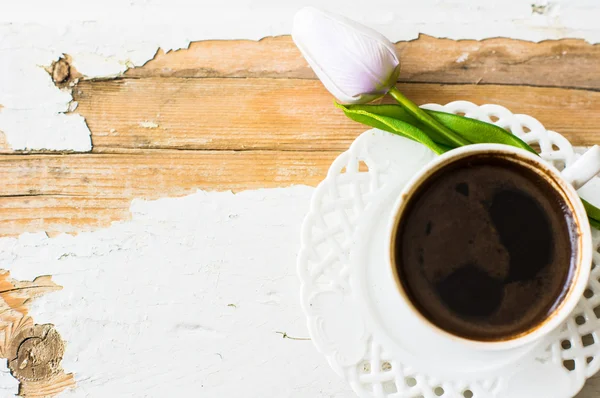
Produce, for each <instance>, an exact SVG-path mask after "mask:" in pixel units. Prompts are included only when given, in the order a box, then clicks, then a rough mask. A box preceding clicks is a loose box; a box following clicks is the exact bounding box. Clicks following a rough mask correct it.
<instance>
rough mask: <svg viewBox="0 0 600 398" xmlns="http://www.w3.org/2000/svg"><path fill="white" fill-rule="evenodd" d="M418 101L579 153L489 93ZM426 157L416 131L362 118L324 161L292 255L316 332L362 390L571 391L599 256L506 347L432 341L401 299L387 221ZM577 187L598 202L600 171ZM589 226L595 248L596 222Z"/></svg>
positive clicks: (590, 329)
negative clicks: (366, 126)
mask: <svg viewBox="0 0 600 398" xmlns="http://www.w3.org/2000/svg"><path fill="white" fill-rule="evenodd" d="M424 107H425V108H428V109H435V110H442V111H445V112H453V113H465V114H466V116H469V117H473V118H476V119H479V120H483V121H487V122H492V120H495V122H494V123H495V124H497V125H499V126H501V127H503V128H507V129H509V130H511V131H512V132H513V133H514V134H516V135H518V136H519V137H521V138H522V139H523V140H525V141H526V142H527V143H529V144H532V145H533V144H537V145H538V146H539V148H540V154H541V156H542V158H543V159H545V160H547V161H549V162H552V163H553V164H554V165H555V166H556V167H558V168H562V167H564V166H565V165H569V164H570V163H571V162H573V160H574V159H575V158H576V157H577V154H576V153H575V152H574V150H573V147H572V146H571V144H570V143H569V142H568V140H567V139H565V138H564V137H563V136H561V135H560V134H558V133H556V132H552V131H547V130H546V129H545V128H544V127H543V126H542V125H541V124H540V123H539V122H538V121H537V120H535V119H534V118H532V117H530V116H526V115H514V114H512V113H510V112H509V111H508V110H507V109H505V108H503V107H500V106H497V105H483V106H481V107H478V106H476V105H474V104H472V103H469V102H465V101H457V102H453V103H450V104H448V105H445V106H440V105H426V106H424ZM525 131H527V132H525ZM434 157H435V155H434V154H433V152H431V151H430V150H429V149H427V148H426V147H424V146H422V145H420V144H417V143H415V142H413V141H410V140H408V139H404V138H402V137H398V136H395V135H392V134H389V133H386V132H383V131H379V130H369V131H367V132H365V133H363V134H362V135H361V136H360V137H358V138H357V139H356V140H355V141H354V143H353V144H352V146H351V147H350V149H349V150H348V151H347V152H344V153H343V154H341V155H340V156H339V157H338V158H337V159H336V160H335V161H334V163H333V164H332V165H331V167H330V169H329V173H328V174H327V178H326V179H325V180H324V181H323V182H322V183H321V184H319V186H318V188H317V190H316V191H315V194H314V196H313V199H312V204H311V209H310V212H309V214H308V215H307V216H306V219H305V220H304V225H303V227H302V247H301V250H300V254H299V257H298V272H299V274H300V278H301V281H302V306H303V309H304V311H305V313H306V316H307V318H308V325H309V331H310V334H311V338H312V340H313V342H314V343H315V345H316V346H317V348H318V349H319V351H321V352H322V353H323V354H324V355H325V356H326V357H327V359H328V361H329V363H330V365H331V367H332V368H333V369H334V370H335V371H336V372H337V373H339V374H340V375H341V376H343V377H344V378H345V379H346V380H348V382H349V383H350V385H351V386H352V388H353V389H354V391H355V392H356V393H357V394H358V396H360V397H378V398H437V397H444V398H463V397H466V398H469V397H472V398H538V397H539V398H568V397H573V396H574V395H576V394H577V393H578V392H579V391H580V390H581V388H582V387H583V384H584V383H585V380H586V379H587V378H589V377H590V376H592V375H593V374H594V373H596V372H597V371H598V369H599V368H600V319H599V317H600V282H599V279H600V267H594V269H593V270H592V273H591V278H590V282H589V286H588V290H587V291H586V297H585V298H582V299H581V301H580V303H579V304H578V306H577V308H576V309H575V311H574V313H573V315H572V316H571V317H570V319H568V320H567V321H566V322H565V323H564V324H563V325H562V326H561V327H560V328H559V329H557V330H556V331H554V332H553V333H551V334H550V335H548V336H547V337H546V338H545V339H544V340H543V341H539V342H536V343H535V344H532V345H528V346H525V347H521V348H519V349H516V350H512V351H508V352H506V351H504V352H486V353H483V352H477V351H473V350H471V351H466V350H467V348H465V346H464V345H458V344H454V345H453V344H443V346H440V345H432V343H431V341H432V340H433V339H429V338H428V333H431V332H430V331H428V330H427V329H424V328H423V327H422V325H421V326H420V325H419V323H418V322H417V320H416V319H414V316H413V315H411V314H410V313H409V312H408V310H406V304H405V303H403V302H402V300H401V299H400V296H399V295H398V293H397V291H396V290H395V289H396V288H395V284H394V282H393V278H392V275H391V269H390V268H389V267H388V266H387V261H386V258H385V256H386V253H387V252H388V250H387V248H386V244H387V236H386V227H387V222H388V220H389V218H390V212H391V210H392V206H393V204H394V202H395V200H396V199H397V197H398V195H399V193H400V191H401V190H402V188H403V186H404V185H405V184H406V182H407V181H408V179H409V178H410V177H411V176H412V175H413V174H414V173H416V172H417V170H419V169H420V168H421V167H423V166H424V165H425V164H427V162H429V161H430V160H431V159H433V158H434ZM581 193H583V194H584V196H585V197H586V198H587V199H588V200H591V201H594V199H596V200H595V202H599V201H600V179H598V178H597V177H596V178H595V181H593V182H591V183H590V184H588V185H587V186H586V187H585V189H583V190H582V191H581ZM592 232H593V240H594V248H595V249H596V250H597V249H598V247H599V246H600V232H599V231H596V230H594V231H592ZM594 264H600V254H599V253H598V252H597V251H596V252H594Z"/></svg>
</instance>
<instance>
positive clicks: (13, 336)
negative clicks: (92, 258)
mask: <svg viewBox="0 0 600 398" xmlns="http://www.w3.org/2000/svg"><path fill="white" fill-rule="evenodd" d="M60 289H61V287H60V286H59V285H57V284H56V283H54V282H53V281H52V278H51V277H50V276H39V277H37V278H35V279H34V280H33V281H31V282H29V281H18V280H15V279H12V278H11V277H10V273H9V272H8V271H4V270H0V314H1V317H0V319H1V321H2V322H1V323H0V358H6V359H7V360H8V364H9V368H10V370H11V374H12V375H13V376H14V377H15V378H17V380H19V382H20V385H19V395H21V396H28V397H51V396H55V395H57V394H59V393H61V392H62V391H64V390H65V389H67V388H70V387H73V386H74V385H75V382H74V380H73V375H72V374H67V373H65V372H64V370H63V369H62V367H61V360H62V357H63V353H64V344H63V343H62V340H61V339H60V335H59V334H58V331H56V329H54V326H52V325H48V324H47V325H38V324H35V322H34V320H33V319H32V318H31V317H30V316H29V306H30V305H31V301H32V300H33V299H35V298H36V297H39V296H42V295H44V294H47V293H50V292H53V291H57V290H60Z"/></svg>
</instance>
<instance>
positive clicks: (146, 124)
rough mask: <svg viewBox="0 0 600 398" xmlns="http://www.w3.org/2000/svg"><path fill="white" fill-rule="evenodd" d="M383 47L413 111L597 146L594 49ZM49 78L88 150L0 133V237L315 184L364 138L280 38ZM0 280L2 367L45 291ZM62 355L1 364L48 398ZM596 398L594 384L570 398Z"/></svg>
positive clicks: (599, 61)
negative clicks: (85, 134)
mask: <svg viewBox="0 0 600 398" xmlns="http://www.w3.org/2000/svg"><path fill="white" fill-rule="evenodd" d="M396 46H397V49H398V53H399V55H400V57H401V59H402V60H403V65H402V73H401V76H400V81H399V87H400V89H401V91H402V92H404V93H405V94H406V95H407V96H408V97H409V98H411V99H413V100H414V101H415V102H417V103H418V104H423V103H427V102H435V103H447V102H450V101H453V100H458V99H463V100H468V101H472V102H474V103H478V104H484V103H495V104H501V105H504V106H506V107H507V108H509V109H510V110H511V111H513V112H516V113H526V114H529V115H531V116H534V117H536V118H538V119H539V120H540V121H541V122H542V123H543V124H544V125H545V126H546V127H547V128H549V129H552V130H556V131H558V132H560V133H562V134H564V135H565V136H566V137H567V138H568V139H570V140H571V142H572V143H573V144H575V145H579V146H585V145H591V144H594V143H598V142H600V129H599V127H598V126H600V67H599V66H598V65H600V46H598V45H590V44H587V43H586V42H584V41H582V40H570V39H569V40H559V41H545V42H541V43H531V42H524V41H518V40H511V39H489V40H484V41H471V40H460V41H453V40H445V39H435V38H432V37H429V36H421V37H420V38H419V39H418V40H414V41H408V42H400V43H397V45H396ZM467 54H468V56H467ZM48 73H50V74H51V75H52V77H53V79H54V82H55V83H56V84H57V86H59V87H61V88H62V89H63V90H69V91H72V93H73V97H74V100H75V101H76V102H77V108H76V109H75V111H74V112H77V113H79V114H81V115H82V116H84V117H85V119H86V121H87V124H88V126H89V128H90V130H91V132H92V142H93V150H92V151H91V152H90V153H83V154H75V153H55V152H35V153H26V152H15V151H13V150H11V149H10V148H9V147H8V146H7V144H6V143H5V142H4V141H3V140H2V139H1V138H2V135H1V134H0V179H1V181H2V182H3V185H2V188H1V189H0V235H2V236H15V235H18V234H21V233H23V232H34V231H46V232H47V233H48V234H50V235H52V234H57V233H61V232H67V233H78V232H80V231H86V230H92V229H97V228H100V227H104V226H107V225H109V224H110V223H111V222H112V221H116V220H123V219H127V218H128V217H129V211H128V209H129V204H130V201H131V200H132V199H133V198H146V199H152V198H159V197H164V196H180V195H185V194H188V193H191V192H195V191H196V190H197V189H204V190H233V191H239V190H244V189H253V188H264V187H282V186H289V185H292V184H307V185H312V186H314V185H316V184H317V183H318V182H319V181H320V180H322V179H323V177H324V176H325V174H326V171H327V168H328V166H329V165H330V163H331V162H332V160H333V159H334V158H335V157H336V156H337V155H338V154H339V153H340V152H342V151H344V150H345V149H346V148H347V147H348V146H349V144H350V143H351V142H352V140H353V139H354V138H355V137H356V136H357V135H358V134H359V133H361V132H362V131H364V130H365V127H364V126H361V125H359V124H356V123H354V122H352V121H350V120H348V119H346V118H345V117H344V116H343V114H342V113H341V111H339V110H338V109H336V108H335V107H334V106H333V99H332V97H331V95H330V94H329V93H328V92H327V91H326V90H325V89H324V88H323V87H322V85H321V84H320V82H319V81H318V80H316V78H315V76H314V74H313V73H312V71H311V70H310V68H309V67H308V65H307V64H306V62H305V61H304V60H303V59H302V57H301V56H300V54H299V52H298V51H297V49H296V47H295V46H294V45H293V43H292V41H291V39H290V37H289V36H284V37H273V38H266V39H263V40H260V41H258V42H255V41H205V42H197V43H193V44H192V45H191V46H190V48H189V49H187V50H180V51H175V52H170V53H167V54H164V53H162V52H159V53H158V54H157V55H156V57H155V58H154V59H153V60H152V61H150V62H148V63H147V64H146V65H144V66H143V67H140V68H134V69H130V70H129V71H127V72H126V73H125V74H124V75H123V76H121V77H119V78H116V79H108V80H86V79H84V78H83V77H82V76H80V75H79V73H78V72H77V71H76V70H75V69H74V68H73V67H71V65H70V64H69V57H68V55H66V56H65V58H64V59H63V60H61V61H59V62H57V63H56V64H55V65H54V66H53V67H52V68H50V69H49V70H48ZM0 112H1V106H0ZM0 282H1V286H0V287H2V290H0V297H2V298H3V299H4V302H5V303H6V305H5V306H4V308H3V309H2V310H3V312H2V313H1V315H0V320H2V321H4V324H5V326H2V328H4V329H7V328H8V329H10V330H13V329H14V332H12V333H7V334H6V336H8V337H6V338H5V341H2V342H0V356H1V357H4V358H14V357H15V356H16V355H18V350H19V348H21V347H22V344H23V342H24V341H25V340H26V339H27V338H29V337H31V336H32V335H33V336H38V337H39V336H40V335H43V336H44V338H47V335H48V331H47V330H41V329H39V328H38V329H39V330H38V329H35V328H34V327H33V324H34V322H33V320H32V319H31V318H29V317H28V315H27V302H28V300H29V299H31V298H32V297H35V296H36V295H39V294H43V293H44V292H47V291H51V290H53V289H56V288H58V287H57V286H55V285H54V284H52V283H51V282H50V281H49V280H47V279H45V278H39V279H38V280H36V281H34V282H33V283H31V284H29V285H27V286H25V285H23V284H19V283H18V282H16V281H13V280H11V279H10V277H9V275H8V274H3V275H2V280H0ZM7 314H10V315H7ZM24 325H25V326H27V328H26V327H25V326H24ZM34 329H35V330H34ZM23 330H26V331H27V332H23ZM18 331H21V332H18ZM36 333H37V334H36ZM34 348H35V347H34ZM34 348H30V349H28V350H25V351H24V352H25V354H23V355H26V354H27V355H30V354H31V352H32V350H34ZM63 348H64V347H62V345H61V344H58V343H56V344H54V345H52V349H51V352H44V353H43V354H44V355H45V356H43V359H38V363H37V365H38V367H39V369H41V370H44V369H46V371H45V373H44V372H42V371H41V370H40V371H39V372H38V374H37V377H29V376H28V375H26V374H19V372H20V370H19V366H16V367H14V366H13V367H11V369H12V370H13V374H15V373H16V376H17V377H18V378H19V380H21V382H22V384H21V393H22V394H23V395H27V396H30V397H39V396H52V395H53V394H55V393H57V392H59V391H62V390H63V389H64V388H65V387H68V386H69V385H72V383H73V382H72V376H70V375H64V374H62V373H61V374H56V373H55V372H52V371H51V370H52V369H51V367H49V365H48V364H49V363H51V362H52V360H56V359H57V358H58V360H60V356H61V352H62V350H63ZM52 350H53V351H52ZM19 355H20V354H19ZM22 359H23V358H21V360H22ZM40 361H41V362H40ZM44 361H46V362H44ZM19 363H20V362H19ZM40 372H41V373H40ZM40 375H41V376H40ZM19 376H20V377H19ZM599 395H600V378H595V379H593V380H590V381H589V383H588V385H587V386H586V388H585V390H584V391H583V392H582V393H581V394H580V395H579V396H578V397H579V398H593V397H597V396H599Z"/></svg>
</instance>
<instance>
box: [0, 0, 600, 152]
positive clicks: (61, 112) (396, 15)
mask: <svg viewBox="0 0 600 398" xmlns="http://www.w3.org/2000/svg"><path fill="white" fill-rule="evenodd" d="M304 5H318V6H320V7H323V8H326V9H330V10H333V11H337V12H341V13H343V14H345V15H347V16H349V17H351V18H354V19H356V20H358V21H360V22H362V23H365V24H367V25H369V26H371V27H373V28H375V29H377V30H379V31H381V32H382V33H384V34H385V35H386V36H388V37H389V38H390V39H391V40H393V41H397V40H410V39H414V38H416V37H417V36H418V34H419V33H426V34H429V35H432V36H436V37H448V38H452V39H484V38H488V37H497V36H504V37H513V38H518V39H524V40H532V41H541V40H546V39H560V38H565V37H575V38H583V39H585V40H587V41H589V42H591V43H596V42H600V25H598V23H597V21H598V20H599V19H600V9H599V8H598V7H597V3H596V0H556V1H552V2H551V3H547V4H546V3H543V4H541V3H540V4H538V6H539V5H541V6H542V8H539V7H538V8H536V7H532V4H531V2H528V1H523V0H507V1H505V2H503V3H502V4H500V3H498V2H496V1H491V0H488V1H479V2H477V6H476V7H475V6H473V3H472V2H471V1H469V0H460V1H454V2H440V1H438V0H422V1H419V2H416V3H415V2H408V1H396V2H391V3H390V2H389V1H388V0H373V1H369V2H347V1H345V0H326V1H320V2H317V1H309V0H296V1H293V2H283V3H282V2H281V1H275V0H260V1H256V0H234V1H230V2H214V1H211V2H207V1H204V2H202V1H201V2H198V1H197V0H131V1H128V2H123V1H120V0H106V1H103V2H102V6H101V7H99V6H98V3H97V2H96V1H93V0H83V1H79V2H78V3H77V5H76V6H74V5H73V3H72V2H70V1H67V0H56V1H52V2H48V1H42V0H35V1H33V2H18V1H17V2H11V3H10V6H7V7H3V9H2V13H1V15H0V105H2V106H3V107H4V108H3V109H2V110H1V111H0V131H3V132H4V133H5V135H6V139H7V142H8V143H9V145H10V146H11V147H12V148H14V149H51V150H74V151H88V150H90V149H91V140H90V137H89V129H88V128H87V126H86V124H85V121H84V119H83V118H81V117H79V116H78V115H73V114H69V115H65V112H67V111H68V110H69V103H70V101H71V99H72V98H71V95H70V94H69V93H68V92H66V91H65V92H63V91H60V90H59V89H58V88H56V87H55V86H54V84H53V83H52V81H51V79H50V77H49V76H48V73H47V72H46V71H45V70H44V68H43V67H47V66H49V65H50V64H51V63H52V62H53V61H56V60H57V59H59V58H60V56H61V55H62V54H69V55H70V56H71V57H72V59H73V64H74V66H75V67H76V68H77V70H78V71H79V72H81V73H83V74H84V75H85V76H86V77H87V78H94V77H109V76H118V75H119V74H121V73H123V72H124V71H125V70H127V69H128V68H130V67H133V66H140V65H143V64H144V63H145V62H146V61H148V60H149V59H151V58H152V57H153V56H154V54H155V53H156V51H157V49H158V48H162V49H164V50H165V51H169V50H173V49H180V48H186V47H188V45H189V43H190V41H197V40H207V39H253V40H257V39H260V38H262V37H265V36H272V35H282V34H289V33H290V31H291V22H292V15H293V14H294V12H295V11H296V10H297V9H298V8H300V7H302V6H304ZM540 10H543V12H542V11H540Z"/></svg>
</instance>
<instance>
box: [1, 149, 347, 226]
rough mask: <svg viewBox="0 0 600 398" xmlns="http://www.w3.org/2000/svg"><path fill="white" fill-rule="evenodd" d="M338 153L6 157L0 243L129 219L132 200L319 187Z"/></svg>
mask: <svg viewBox="0 0 600 398" xmlns="http://www.w3.org/2000/svg"><path fill="white" fill-rule="evenodd" d="M336 156H337V152H326V151H321V152H301V151H294V152H286V151H241V152H232V151H176V150H172V151H169V150H154V151H144V152H142V151H135V152H126V153H117V154H83V155H3V156H0V176H2V177H3V181H5V183H4V185H3V189H2V195H0V235H15V234H19V233H22V232H26V231H29V232H33V231H47V232H48V233H50V234H55V233H59V232H67V233H76V232H78V231H82V230H90V229H94V228H97V227H100V226H107V225H109V224H110V223H111V222H112V221H115V220H119V219H126V218H128V215H129V205H130V202H131V200H132V199H133V198H145V199H155V198H160V197H166V196H180V195H185V194H189V193H192V192H195V191H196V190H197V189H205V190H233V191H240V190H244V189H257V188H269V187H285V186H290V185H294V184H307V185H316V184H318V183H319V181H321V180H322V179H323V178H324V177H325V175H326V173H327V169H328V168H329V165H330V164H331V162H332V161H333V160H334V159H335V157H336Z"/></svg>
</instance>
